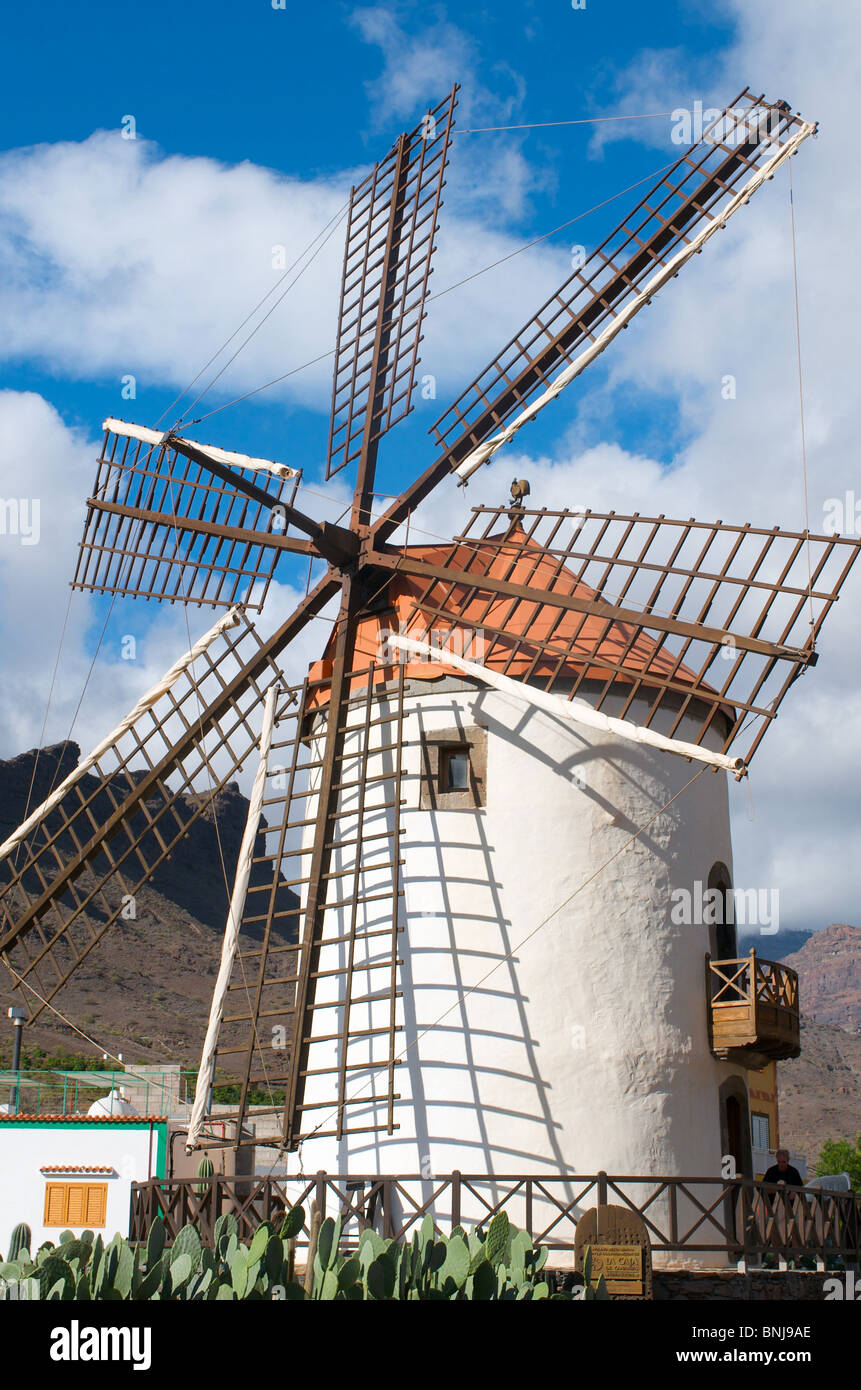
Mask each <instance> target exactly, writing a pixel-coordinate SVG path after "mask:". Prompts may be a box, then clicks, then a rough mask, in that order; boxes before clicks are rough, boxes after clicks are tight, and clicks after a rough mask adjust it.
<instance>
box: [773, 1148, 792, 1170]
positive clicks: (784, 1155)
mask: <svg viewBox="0 0 861 1390" xmlns="http://www.w3.org/2000/svg"><path fill="white" fill-rule="evenodd" d="M775 1158H776V1159H777V1166H778V1168H779V1169H780V1171H781V1173H785V1172H786V1170H787V1168H788V1167H789V1149H778V1151H777V1153H776V1154H775Z"/></svg>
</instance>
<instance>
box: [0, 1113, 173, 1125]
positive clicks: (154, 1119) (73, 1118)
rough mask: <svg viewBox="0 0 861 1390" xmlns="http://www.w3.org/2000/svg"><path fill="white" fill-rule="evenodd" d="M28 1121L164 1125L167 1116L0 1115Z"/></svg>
mask: <svg viewBox="0 0 861 1390" xmlns="http://www.w3.org/2000/svg"><path fill="white" fill-rule="evenodd" d="M15 1120H18V1121H21V1120H26V1121H27V1123H28V1124H76V1125H80V1124H87V1125H138V1124H142V1123H143V1124H164V1123H165V1122H166V1121H167V1115H7V1114H5V1113H0V1124H2V1123H3V1121H6V1122H9V1121H12V1122H14V1121H15Z"/></svg>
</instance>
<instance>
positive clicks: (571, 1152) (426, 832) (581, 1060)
mask: <svg viewBox="0 0 861 1390" xmlns="http://www.w3.org/2000/svg"><path fill="white" fill-rule="evenodd" d="M452 684H453V683H452V682H448V683H447V687H442V686H441V685H439V684H429V685H428V686H427V687H425V690H426V692H427V693H424V694H422V695H421V697H419V698H417V697H416V696H412V697H410V698H409V700H408V710H409V714H408V718H407V720H406V724H405V730H404V735H405V738H406V739H407V741H408V743H409V745H410V746H409V747H408V749H407V754H406V757H407V770H408V774H409V775H408V777H407V778H406V780H405V785H404V796H405V797H406V800H407V807H406V808H405V811H404V815H403V824H404V827H405V830H406V833H405V835H404V836H403V854H404V857H405V860H406V864H405V868H404V886H405V890H406V899H405V910H404V916H403V922H404V924H405V926H406V928H407V930H406V932H404V933H403V934H402V936H401V938H400V954H401V955H402V957H403V959H404V965H403V968H402V970H401V983H402V988H403V999H402V1000H401V1001H399V1005H398V1021H399V1022H400V1023H401V1024H402V1026H403V1031H402V1032H401V1033H400V1034H399V1035H398V1037H399V1041H398V1051H399V1052H401V1051H404V1049H408V1050H407V1051H406V1055H405V1058H404V1061H403V1064H402V1065H400V1066H399V1067H398V1068H397V1072H396V1081H397V1090H398V1091H399V1092H400V1097H401V1098H400V1100H398V1101H397V1102H396V1105H395V1119H396V1122H397V1123H398V1125H399V1126H400V1129H399V1131H398V1132H397V1133H396V1134H394V1135H393V1136H391V1137H388V1136H386V1135H364V1136H355V1137H354V1138H351V1139H344V1140H342V1141H341V1142H340V1143H338V1142H337V1141H336V1140H323V1139H319V1140H316V1139H315V1140H309V1141H307V1142H306V1143H305V1145H304V1148H303V1155H302V1162H303V1169H304V1171H305V1172H313V1171H314V1170H315V1169H318V1168H325V1169H327V1170H328V1171H330V1172H342V1173H345V1172H348V1171H352V1172H358V1173H375V1172H382V1173H419V1172H423V1173H427V1174H431V1173H449V1172H451V1171H452V1170H453V1169H455V1168H457V1169H460V1170H461V1171H462V1172H464V1173H468V1172H473V1173H483V1172H488V1171H489V1172H493V1173H496V1174H505V1173H512V1174H513V1173H524V1172H527V1171H531V1172H547V1173H549V1172H555V1173H560V1174H564V1173H566V1172H567V1173H571V1172H574V1173H581V1174H589V1173H595V1172H597V1171H598V1170H599V1169H604V1170H606V1171H608V1172H611V1173H617V1174H631V1175H639V1174H676V1175H686V1176H690V1175H695V1176H706V1175H710V1176H715V1177H717V1176H719V1174H720V1160H721V1142H720V1123H719V1105H718V1090H719V1087H720V1085H721V1083H722V1082H723V1081H724V1080H726V1079H727V1077H729V1076H732V1075H740V1076H743V1077H745V1075H746V1074H745V1073H744V1072H743V1071H742V1070H741V1069H740V1068H735V1067H731V1066H728V1065H726V1064H724V1063H720V1062H718V1061H717V1060H716V1059H715V1058H714V1057H713V1056H712V1054H711V1052H710V1050H709V1045H708V1034H707V1010H706V990H705V978H704V956H705V953H706V951H707V950H708V949H709V944H708V928H707V927H704V926H677V925H674V924H673V923H672V922H671V921H670V916H669V908H670V894H671V891H672V890H673V889H674V888H676V887H686V888H689V889H690V888H691V887H692V885H693V881H694V880H696V879H699V880H701V881H703V882H705V881H706V880H707V877H708V874H709V870H710V868H711V867H712V865H713V864H714V863H715V861H717V860H722V861H723V862H724V863H725V864H727V866H729V867H730V868H731V865H732V853H731V845H730V833H729V816H728V807H727V792H726V784H725V777H724V774H723V773H715V772H713V771H711V770H710V769H707V770H705V771H704V772H703V774H702V776H700V777H699V778H698V779H697V781H696V782H695V783H694V784H693V785H692V786H691V787H689V788H688V789H687V790H686V791H685V792H684V793H683V795H682V796H680V797H679V800H678V801H677V802H675V803H674V804H673V805H672V806H671V807H669V809H667V810H665V811H663V812H662V813H661V814H660V816H659V817H658V818H657V819H656V820H655V821H654V822H653V823H652V824H651V825H650V827H649V828H648V830H647V831H646V832H645V833H644V834H643V835H642V836H641V837H640V838H639V839H638V840H636V841H635V842H634V843H633V844H631V845H627V841H628V840H629V839H630V836H631V834H632V832H633V831H634V830H635V829H636V828H637V827H638V826H640V825H642V824H644V823H645V822H646V821H648V820H649V819H650V818H651V817H652V816H653V815H654V813H655V812H656V811H658V810H659V809H660V808H661V807H662V806H664V805H665V804H666V803H667V802H668V801H669V800H670V798H672V797H673V796H674V795H675V794H676V793H677V792H679V791H680V789H681V788H682V787H683V786H684V784H685V783H686V782H688V781H689V779H690V778H691V777H692V776H693V775H694V773H695V772H697V771H698V765H696V764H694V765H692V764H691V763H688V762H686V761H684V760H683V759H681V758H678V757H676V756H674V755H671V754H662V753H658V752H656V751H654V750H651V749H649V748H647V747H645V746H642V745H633V744H630V743H628V742H624V741H621V740H619V739H617V738H615V737H614V736H611V735H605V734H600V733H597V732H595V731H590V730H586V729H583V730H576V729H575V728H574V726H572V725H571V724H570V723H569V722H568V721H563V720H557V719H554V718H553V717H551V716H549V715H546V714H544V713H541V712H536V711H532V712H529V711H528V710H527V708H526V707H525V706H524V705H523V704H522V703H521V702H519V701H512V700H510V699H508V698H507V697H505V696H502V695H500V694H498V693H497V692H492V691H486V690H485V691H481V692H478V691H476V690H470V689H463V688H462V689H461V690H460V691H458V690H457V689H452V688H451V686H452ZM639 713H640V711H638V709H637V708H636V707H634V708H632V710H631V711H630V712H629V717H631V718H632V719H634V720H635V721H636V720H637V718H638V714H639ZM356 717H358V716H356ZM476 722H477V723H482V724H484V725H485V726H486V728H487V733H488V769H487V806H486V808H485V809H482V810H478V811H465V810H457V811H448V810H447V811H438V812H430V811H423V810H420V809H419V772H420V749H419V738H420V733H421V732H422V731H424V732H428V731H432V730H434V729H437V730H439V729H447V728H451V727H452V726H454V725H457V724H458V723H461V724H463V725H465V726H466V725H471V724H473V723H476ZM677 737H679V738H681V739H685V738H690V737H692V729H691V728H688V727H686V725H685V724H684V723H683V724H682V725H681V726H680V727H679V729H678V730H677ZM619 850H621V851H622V852H621V853H620V854H618V856H617V857H615V858H614V857H613V856H614V855H616V853H617V851H619ZM602 866H603V867H602ZM596 871H597V872H596ZM383 877H384V876H381V881H382V878H383ZM367 882H368V883H369V884H370V883H371V882H372V879H369V880H367ZM572 895H573V896H572ZM566 900H569V901H567V902H566ZM329 919H331V920H329ZM545 919H547V920H546V921H545ZM364 920H365V924H366V925H374V920H373V917H372V915H371V913H370V912H369V913H368V914H367V915H366V917H365V919H364ZM381 921H382V919H380V922H381ZM542 924H543V925H542ZM347 925H348V923H347V922H346V920H345V914H344V913H343V912H341V913H334V912H330V913H329V914H328V915H327V934H330V935H333V936H334V935H339V934H341V933H343V932H344V931H345V930H346V927H347ZM533 932H534V933H535V934H534V935H533V936H531V939H529V940H526V938H527V937H529V936H530V934H531V933H533ZM521 943H522V944H521ZM365 949H366V950H369V949H370V948H367V947H366V948H365ZM377 949H378V951H379V952H383V950H384V948H383V946H382V945H380V946H379V947H378V948H377ZM343 950H344V947H343V946H331V947H328V948H324V951H323V953H322V956H321V962H320V964H321V968H322V969H326V968H328V967H331V966H332V965H333V964H334V963H335V962H336V961H341V960H343ZM381 958H382V957H381ZM494 966H496V967H498V968H496V969H495V970H494V971H493V973H492V974H491V975H490V977H489V978H487V979H486V980H484V982H483V983H482V980H483V977H484V976H486V975H487V972H488V971H490V970H491V969H492V968H493V967H494ZM369 978H373V977H369ZM376 979H377V985H379V983H380V979H381V977H380V975H379V974H378V975H377V977H376ZM327 989H328V991H329V993H328V995H327V994H326V991H327ZM470 990H472V992H470V993H468V994H467V991H470ZM465 994H466V997H465V998H462V996H464V995H465ZM325 997H328V998H330V1000H331V1003H332V1005H333V1006H334V1005H335V1004H336V1001H337V996H336V994H335V986H334V983H333V982H331V981H330V982H325V981H321V985H320V992H319V994H318V998H325ZM363 1009H364V1012H363V1013H362V1011H361V1010H358V1011H357V1010H355V1009H354V1011H353V1021H354V1023H355V1022H356V1021H357V1020H358V1019H359V1018H364V1019H365V1021H366V1022H369V1023H371V1024H374V1025H382V1024H384V1023H385V1021H386V1008H385V1006H382V1005H365V1006H363ZM448 1010H450V1012H447V1011H448ZM338 1016H339V1015H338V1012H337V1009H336V1008H334V1007H333V1008H332V1009H331V1010H330V1017H329V1022H332V1021H334V1020H335V1019H336V1018H337V1017H338ZM326 1031H329V1028H328V1026H327V1029H326ZM331 1031H334V1029H332V1030H331ZM311 1052H312V1062H311V1065H313V1066H320V1065H323V1064H324V1063H327V1064H330V1065H331V1064H334V1063H335V1061H336V1060H337V1056H338V1053H337V1047H336V1045H335V1044H326V1045H318V1047H317V1048H316V1049H315V1048H312V1049H311ZM359 1055H361V1054H360V1052H357V1051H356V1050H355V1048H354V1049H353V1050H352V1052H351V1060H355V1059H356V1058H357V1057H358V1056H359ZM385 1055H386V1040H385V1038H384V1037H382V1038H380V1039H375V1040H372V1041H371V1042H369V1043H368V1044H367V1047H366V1060H367V1062H368V1063H369V1071H368V1073H366V1074H363V1073H361V1072H355V1073H351V1076H352V1079H351V1082H350V1086H349V1091H350V1092H351V1093H358V1092H364V1091H369V1092H370V1094H373V1090H374V1087H375V1086H377V1087H378V1085H379V1082H378V1081H375V1080H374V1076H373V1068H374V1067H377V1068H378V1067H379V1065H380V1063H381V1061H382V1060H383V1059H384V1058H385ZM334 1084H335V1083H334V1080H333V1078H332V1077H331V1076H329V1077H318V1078H311V1079H310V1080H309V1082H308V1090H307V1098H308V1099H318V1100H322V1101H325V1100H327V1099H329V1100H331V1098H332V1096H333V1095H334V1094H335V1091H334ZM319 1114H320V1118H321V1119H322V1118H323V1115H324V1114H325V1109H324V1110H321V1111H320V1112H319ZM350 1114H351V1117H352V1121H351V1122H352V1123H353V1124H356V1125H358V1124H372V1123H376V1122H378V1121H379V1120H380V1119H384V1118H385V1114H384V1107H383V1105H382V1104H380V1103H376V1102H373V1101H368V1102H365V1103H362V1104H360V1105H358V1106H355V1107H350ZM591 1204H592V1203H591V1202H590V1203H589V1205H591Z"/></svg>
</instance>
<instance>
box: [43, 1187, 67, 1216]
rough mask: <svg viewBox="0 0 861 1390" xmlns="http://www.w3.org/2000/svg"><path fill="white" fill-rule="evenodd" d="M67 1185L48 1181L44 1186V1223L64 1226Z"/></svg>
mask: <svg viewBox="0 0 861 1390" xmlns="http://www.w3.org/2000/svg"><path fill="white" fill-rule="evenodd" d="M66 1196H67V1185H66V1183H64V1182H49V1183H48V1185H47V1186H46V1188H45V1225H46V1226H65V1224H66Z"/></svg>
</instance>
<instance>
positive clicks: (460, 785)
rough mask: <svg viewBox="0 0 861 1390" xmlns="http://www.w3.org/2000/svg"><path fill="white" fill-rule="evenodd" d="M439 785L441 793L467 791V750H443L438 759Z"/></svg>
mask: <svg viewBox="0 0 861 1390" xmlns="http://www.w3.org/2000/svg"><path fill="white" fill-rule="evenodd" d="M439 784H440V791H443V792H466V791H469V749H468V748H443V749H442V751H441V753H440V759H439Z"/></svg>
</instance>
